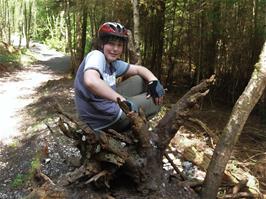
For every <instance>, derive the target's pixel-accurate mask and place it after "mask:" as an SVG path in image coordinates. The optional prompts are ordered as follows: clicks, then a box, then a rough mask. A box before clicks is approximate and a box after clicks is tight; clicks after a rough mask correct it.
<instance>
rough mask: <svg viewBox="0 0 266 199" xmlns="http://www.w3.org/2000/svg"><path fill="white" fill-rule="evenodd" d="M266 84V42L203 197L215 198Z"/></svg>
mask: <svg viewBox="0 0 266 199" xmlns="http://www.w3.org/2000/svg"><path fill="white" fill-rule="evenodd" d="M265 86H266V42H265V43H264V47H263V49H262V52H261V55H260V60H259V62H258V63H257V64H256V65H255V69H254V71H253V73H252V77H251V79H250V81H249V83H248V85H247V86H246V88H245V90H244V92H243V93H242V95H241V96H240V97H239V98H238V100H237V102H236V104H235V106H234V108H233V111H232V113H231V117H230V119H229V121H228V123H227V124H226V126H225V128H224V130H223V133H222V136H221V138H220V140H219V142H218V144H217V146H216V148H215V150H214V153H213V157H212V160H211V162H210V165H209V167H208V171H207V175H206V178H205V181H204V185H203V189H202V198H208V199H215V198H216V196H217V193H218V189H219V186H220V184H221V181H222V177H223V174H224V170H225V167H226V164H227V162H228V161H229V159H230V156H231V153H232V151H233V148H234V146H235V144H236V142H237V141H238V139H239V136H240V135H241V131H242V129H243V127H244V124H245V122H246V120H247V118H248V116H249V114H250V112H251V111H252V109H253V107H254V106H255V105H256V103H257V102H258V100H259V98H260V97H261V96H262V94H263V91H264V89H265Z"/></svg>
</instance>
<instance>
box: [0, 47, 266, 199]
mask: <svg viewBox="0 0 266 199" xmlns="http://www.w3.org/2000/svg"><path fill="white" fill-rule="evenodd" d="M44 50H45V51H44ZM32 51H33V52H34V53H35V55H36V56H37V57H36V59H37V60H38V61H37V62H36V63H34V64H33V65H30V66H27V67H23V68H21V69H19V70H16V71H13V72H12V71H9V72H8V73H2V74H4V75H2V76H1V77H0V110H1V115H0V117H1V118H0V121H1V123H0V173H1V175H0V198H1V199H14V198H15V199H19V198H23V197H25V196H26V195H28V194H29V193H30V192H31V191H32V190H33V188H34V187H35V186H37V185H36V184H35V183H34V182H33V181H32V177H33V176H34V172H35V170H36V169H40V170H41V171H42V173H44V174H45V175H47V176H49V178H50V179H51V180H52V181H54V182H56V180H57V179H58V177H59V176H60V175H62V174H65V173H67V172H69V171H73V170H74V169H75V168H77V167H78V166H79V164H80V163H79V158H80V154H79V151H78V150H77V148H76V147H74V145H73V141H72V140H70V139H68V138H67V137H65V136H64V135H63V134H62V133H61V132H60V131H59V130H58V127H57V121H58V119H59V116H58V114H57V113H56V111H55V109H54V104H55V102H57V103H59V104H61V105H62V106H63V108H64V111H65V112H67V113H69V114H71V115H73V116H75V109H74V103H73V94H74V92H73V80H72V79H71V78H69V77H68V75H67V69H68V63H69V57H67V56H64V55H63V54H61V53H58V52H56V51H53V50H50V49H47V48H46V47H45V46H43V45H40V44H35V45H33V47H32ZM2 70H3V69H2ZM2 72H3V71H2ZM182 94H183V93H167V95H166V97H165V106H164V108H163V109H162V112H161V113H160V114H159V117H158V118H160V117H161V115H163V114H164V112H165V111H167V109H168V108H169V107H170V105H171V104H172V103H175V102H176V101H177V100H178V98H179V97H180V96H181V95H182ZM212 101H214V100H212ZM210 102H211V100H210V97H206V99H204V100H203V101H202V105H201V107H200V109H199V110H197V111H195V112H193V117H194V118H197V119H199V120H200V121H202V122H204V123H205V124H206V125H207V126H208V128H209V129H210V130H211V131H213V132H216V133H217V134H219V133H220V132H221V131H222V129H223V127H224V126H225V124H226V122H227V120H228V118H229V116H230V112H231V108H230V107H227V106H224V105H222V104H218V105H217V104H215V103H210ZM265 129H266V126H265V125H264V124H263V123H262V122H261V121H260V119H259V118H258V117H257V116H253V115H252V116H250V117H249V119H248V121H247V123H246V125H245V127H244V129H243V132H242V135H241V137H240V140H239V142H238V143H237V145H236V147H235V150H234V152H233V154H232V159H234V160H237V161H239V162H240V163H241V165H242V167H243V168H245V170H246V171H248V172H250V173H251V174H253V175H254V176H255V177H256V178H257V179H258V180H259V182H260V188H261V192H264V193H265V191H266V153H265V151H266V134H265ZM183 132H184V134H189V138H191V139H193V138H195V137H196V138H197V137H200V136H199V135H200V134H204V132H202V129H200V128H195V127H192V128H190V129H187V130H185V131H183ZM173 142H175V141H173ZM172 145H173V146H175V143H172ZM176 162H177V161H176ZM177 164H180V165H179V166H180V167H182V163H180V162H179V163H177ZM183 166H184V165H183ZM166 167H167V166H166ZM166 167H165V168H166ZM123 185H125V184H121V183H120V184H116V186H117V187H120V188H119V189H117V187H116V189H114V190H116V191H113V192H110V191H108V190H105V191H103V192H101V193H99V192H97V190H95V189H88V188H86V189H82V190H83V192H82V193H81V192H80V191H79V193H76V196H75V197H73V198H99V199H100V198H109V199H111V198H117V199H119V198H121V199H122V198H142V197H141V196H139V195H137V194H136V192H135V191H134V189H133V188H132V186H133V185H132V184H128V185H127V186H125V187H124V188H125V189H126V188H128V189H129V190H130V191H127V192H126V191H125V190H123V188H121V187H123ZM175 187H176V185H173V186H171V187H170V186H169V189H168V190H167V192H168V194H170V195H172V196H173V197H174V196H176V195H175V194H176V191H177V190H175ZM78 188H79V189H81V188H80V187H78ZM77 192H78V191H77ZM130 192H131V196H129V195H130ZM73 194H74V193H72V195H73ZM127 194H128V195H127ZM165 194H166V193H165ZM143 198H145V197H143ZM150 198H152V197H150ZM154 198H156V196H155V197H154ZM163 198H170V197H168V195H165V197H163Z"/></svg>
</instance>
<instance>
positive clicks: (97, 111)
mask: <svg viewBox="0 0 266 199" xmlns="http://www.w3.org/2000/svg"><path fill="white" fill-rule="evenodd" d="M128 68H129V64H128V63H127V62H124V61H121V60H117V61H114V62H112V63H111V65H110V64H108V63H107V62H106V59H105V56H104V54H103V53H102V52H101V51H99V50H93V51H91V52H90V53H89V54H88V55H87V56H86V57H85V58H84V60H83V61H82V63H81V64H80V66H79V69H78V71H77V74H76V78H75V82H74V87H75V105H76V108H77V111H78V114H79V117H80V119H81V120H83V121H84V122H86V123H87V124H88V125H89V126H90V127H91V128H93V129H94V130H99V129H103V128H106V127H108V126H110V125H112V124H114V123H115V122H116V121H117V120H118V119H119V118H120V116H121V114H122V110H121V109H120V107H119V106H118V104H117V103H115V102H112V101H110V100H106V99H104V98H101V97H99V96H96V95H94V94H93V93H92V92H91V91H90V90H89V89H88V88H87V87H86V86H85V84H84V72H85V71H86V70H88V69H94V70H97V71H98V72H99V74H100V76H101V79H103V80H104V81H105V82H106V83H107V84H108V85H109V86H110V87H111V88H112V89H114V90H115V89H116V77H119V76H121V75H123V74H124V73H126V71H127V70H128Z"/></svg>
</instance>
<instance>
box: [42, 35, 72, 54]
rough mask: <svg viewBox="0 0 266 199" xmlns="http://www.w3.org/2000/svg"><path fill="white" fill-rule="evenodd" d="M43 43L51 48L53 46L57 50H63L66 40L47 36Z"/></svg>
mask: <svg viewBox="0 0 266 199" xmlns="http://www.w3.org/2000/svg"><path fill="white" fill-rule="evenodd" d="M44 43H45V44H46V45H47V46H49V47H51V48H54V49H56V50H59V51H63V52H64V51H65V48H66V45H67V44H66V41H65V40H60V38H57V37H53V38H47V39H46V40H45V41H44Z"/></svg>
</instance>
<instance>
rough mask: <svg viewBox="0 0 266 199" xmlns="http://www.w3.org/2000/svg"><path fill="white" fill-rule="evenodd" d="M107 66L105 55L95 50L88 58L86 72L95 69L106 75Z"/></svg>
mask: <svg viewBox="0 0 266 199" xmlns="http://www.w3.org/2000/svg"><path fill="white" fill-rule="evenodd" d="M105 65H106V60H105V57H104V54H103V53H102V52H101V51H99V50H93V51H91V52H90V53H89V54H88V55H87V56H86V59H85V66H84V71H86V70H88V69H95V70H97V71H98V72H99V73H100V74H101V75H102V74H103V73H104V69H105Z"/></svg>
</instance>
